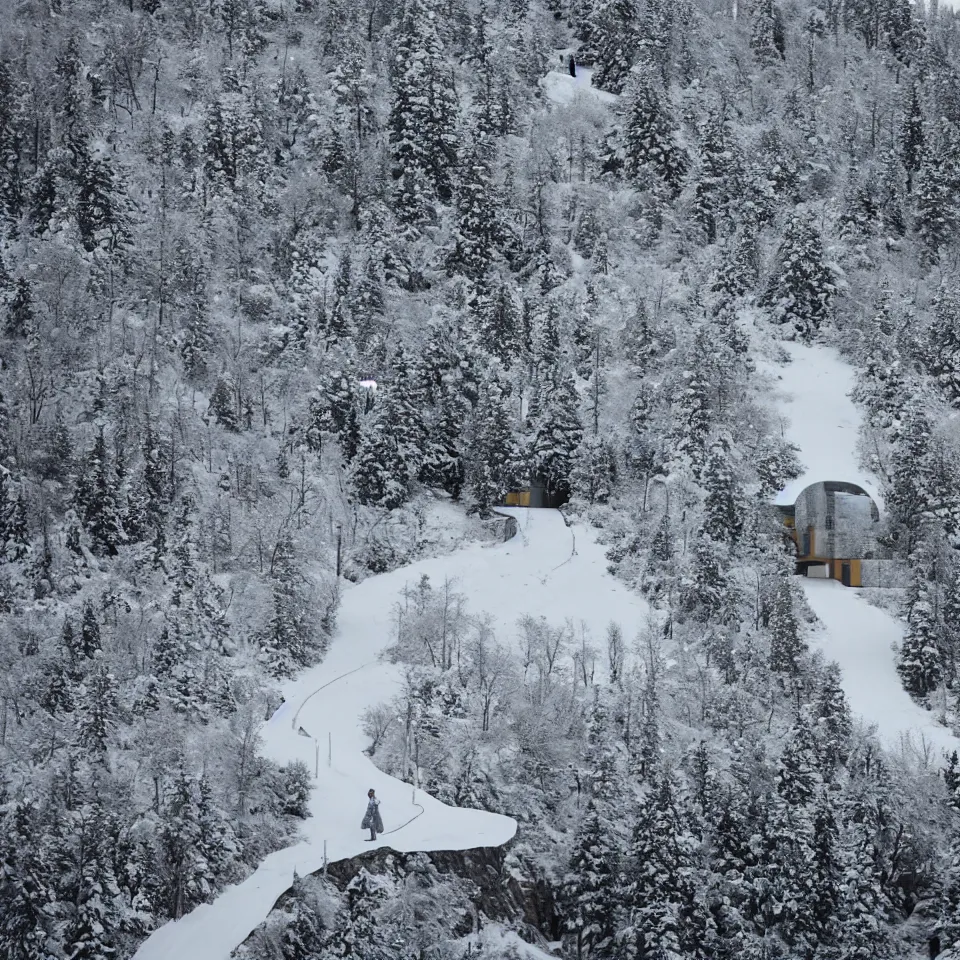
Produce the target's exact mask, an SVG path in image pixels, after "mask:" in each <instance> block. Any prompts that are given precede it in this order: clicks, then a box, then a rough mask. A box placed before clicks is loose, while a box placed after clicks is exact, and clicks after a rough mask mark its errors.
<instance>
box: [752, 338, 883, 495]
mask: <svg viewBox="0 0 960 960" xmlns="http://www.w3.org/2000/svg"><path fill="white" fill-rule="evenodd" d="M782 346H783V348H784V350H785V351H786V352H787V354H788V355H789V356H790V361H791V362H790V363H788V364H785V365H781V364H773V363H768V362H765V363H761V364H760V365H759V366H760V367H761V369H764V370H765V371H766V372H767V373H768V374H770V375H771V376H772V377H774V378H775V380H777V381H779V382H778V383H777V394H778V406H779V408H780V412H781V414H782V415H783V418H784V435H785V436H786V438H787V439H788V440H789V441H790V442H791V443H795V444H796V445H797V446H798V447H799V448H800V450H801V454H800V459H801V460H802V461H803V467H804V470H803V473H802V474H801V475H800V476H799V477H797V479H796V480H793V481H791V482H790V483H789V484H787V486H786V487H784V489H783V490H781V491H780V493H779V494H778V495H777V497H776V500H775V501H774V502H775V503H778V504H791V503H795V502H796V499H797V497H798V496H799V494H800V492H801V491H802V490H803V489H804V487H807V486H809V485H810V484H811V483H816V482H818V481H820V480H845V481H847V482H849V483H856V484H858V485H859V486H861V487H863V489H864V490H866V491H867V493H869V494H870V496H871V497H872V498H873V499H874V501H875V502H876V503H877V504H878V505H879V506H880V508H881V510H882V509H883V501H882V499H881V497H880V493H879V490H878V488H877V483H876V481H875V480H874V478H873V477H872V476H871V475H870V474H869V473H868V472H867V471H866V470H864V469H863V468H862V467H861V466H860V460H859V457H858V455H857V441H858V438H859V432H860V413H859V411H858V410H857V408H856V407H855V406H854V404H853V401H852V400H851V399H850V391H851V390H853V387H854V383H855V372H854V370H853V368H852V367H851V366H850V365H849V364H847V363H845V362H844V361H843V360H842V359H841V357H840V356H839V354H838V353H837V351H836V350H834V349H833V348H832V347H827V346H824V345H822V344H814V345H812V346H807V345H805V344H801V343H784V344H783V345H782Z"/></svg>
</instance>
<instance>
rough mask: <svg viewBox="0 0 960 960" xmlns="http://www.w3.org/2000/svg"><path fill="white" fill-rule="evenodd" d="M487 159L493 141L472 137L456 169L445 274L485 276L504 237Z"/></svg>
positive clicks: (488, 159)
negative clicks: (453, 220) (450, 246)
mask: <svg viewBox="0 0 960 960" xmlns="http://www.w3.org/2000/svg"><path fill="white" fill-rule="evenodd" d="M491 155H495V147H494V144H493V141H492V140H490V139H489V138H487V137H484V136H482V135H481V134H479V133H475V134H474V135H473V136H472V137H471V138H470V141H469V143H468V145H467V146H466V147H465V148H464V150H463V153H462V155H461V158H460V163H459V166H458V177H457V180H458V183H457V189H456V202H457V225H456V234H455V240H454V248H453V250H452V251H451V253H450V255H449V257H448V258H447V270H448V271H449V272H450V273H451V274H462V275H464V276H467V277H470V278H471V279H473V280H479V279H480V278H482V277H484V276H485V275H486V274H487V271H488V270H489V268H490V264H491V263H492V262H493V260H494V259H495V258H496V256H497V254H498V252H499V250H500V248H501V246H502V245H503V243H504V241H505V240H506V236H507V230H506V225H505V224H504V221H503V214H502V212H501V210H500V204H499V197H498V192H499V191H498V189H497V187H496V185H495V184H494V181H493V170H492V164H491V160H490V158H491Z"/></svg>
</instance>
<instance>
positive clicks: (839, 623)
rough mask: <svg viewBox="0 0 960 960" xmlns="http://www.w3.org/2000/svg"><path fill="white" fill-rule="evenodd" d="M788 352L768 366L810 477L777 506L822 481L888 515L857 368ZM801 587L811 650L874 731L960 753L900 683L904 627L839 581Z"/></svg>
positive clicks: (806, 352) (899, 744) (831, 357)
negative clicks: (864, 456) (865, 438)
mask: <svg viewBox="0 0 960 960" xmlns="http://www.w3.org/2000/svg"><path fill="white" fill-rule="evenodd" d="M784 348H785V349H786V351H787V353H788V354H789V355H790V358H791V362H790V363H789V364H787V365H786V366H777V365H773V364H764V366H765V368H766V369H767V371H768V372H769V373H771V374H773V375H774V376H775V377H776V378H777V380H778V382H779V383H780V385H781V389H780V390H779V391H777V393H778V396H777V400H776V405H777V407H778V408H779V410H780V412H781V414H782V415H783V417H784V422H785V435H786V437H787V439H788V440H790V441H792V442H793V443H795V444H796V445H797V446H798V447H799V448H800V459H801V461H802V462H803V465H804V472H803V474H802V475H801V476H800V477H798V478H797V479H796V480H794V481H792V482H791V483H790V484H788V485H787V486H786V487H785V488H784V489H783V490H782V491H781V492H780V494H779V495H778V496H777V498H776V500H775V502H776V503H778V504H788V503H793V502H794V501H795V500H796V497H797V495H798V494H799V493H800V491H801V490H803V488H804V487H806V486H807V485H808V484H810V483H815V482H816V481H818V480H846V481H849V482H851V483H856V484H859V485H860V486H861V487H863V489H864V490H866V491H867V492H868V493H869V494H870V496H871V497H873V499H874V500H875V501H876V502H877V503H878V504H879V505H880V506H881V508H882V505H883V500H882V498H881V496H880V494H879V492H878V487H877V483H876V480H875V479H874V478H873V477H872V476H871V475H870V474H869V473H868V472H867V471H865V470H864V469H863V468H862V467H861V466H860V464H859V460H858V458H857V455H856V447H857V440H858V437H859V433H860V413H859V411H858V410H857V408H856V407H855V406H854V404H853V401H852V400H851V399H850V391H851V390H852V389H853V385H854V380H855V372H854V370H853V368H852V367H850V366H849V365H848V364H847V363H845V362H844V361H843V360H842V359H841V358H840V357H839V355H838V354H837V352H836V351H835V350H833V349H832V348H830V347H825V346H822V345H819V344H818V345H813V346H804V345H801V344H798V343H788V344H784ZM801 583H802V584H803V590H804V594H805V595H806V598H807V602H808V603H809V605H810V607H811V609H812V610H813V612H814V613H815V614H816V615H817V619H818V620H819V621H820V624H821V627H822V628H821V629H820V630H818V631H817V632H816V633H815V634H814V635H813V636H812V637H811V638H810V640H811V645H812V646H814V647H816V648H818V649H820V650H822V651H823V654H824V656H825V657H827V659H828V660H835V661H836V662H837V664H838V665H839V667H840V671H841V675H842V681H843V689H844V692H845V694H846V696H847V700H848V702H849V704H850V708H851V710H852V711H853V712H854V714H857V715H859V716H861V717H862V718H863V719H864V720H865V721H866V722H867V723H868V724H871V725H873V726H874V727H875V728H876V731H877V735H878V737H879V738H880V740H881V741H882V742H883V744H884V745H885V746H886V747H888V748H891V749H893V750H900V749H907V750H918V751H921V752H922V748H923V746H924V745H926V746H933V747H934V748H935V751H936V753H937V754H939V753H940V752H941V751H951V750H955V749H960V740H958V739H957V738H956V737H954V736H953V735H952V734H951V733H950V731H949V730H947V729H946V728H945V727H943V726H940V725H938V724H937V723H936V722H935V720H934V716H933V714H932V713H930V711H928V710H925V709H924V708H923V707H921V706H920V705H919V704H917V703H915V702H914V701H913V699H912V698H911V697H910V695H909V694H908V693H907V692H906V690H904V688H903V684H902V683H901V682H900V676H899V674H898V673H897V669H896V659H895V654H894V651H893V646H894V644H898V643H900V642H901V640H902V639H903V623H902V622H901V621H900V620H898V619H897V618H896V617H893V616H891V615H890V614H888V613H886V612H885V611H883V610H880V609H879V608H877V607H874V606H871V605H870V604H869V603H867V602H866V601H865V600H864V599H863V597H862V596H861V595H860V594H859V592H858V591H857V590H855V589H850V588H848V587H844V586H842V585H840V584H839V583H837V582H836V581H830V580H810V579H807V578H803V579H802V580H801ZM936 759H937V758H935V760H936Z"/></svg>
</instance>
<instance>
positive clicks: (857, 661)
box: [802, 579, 960, 762]
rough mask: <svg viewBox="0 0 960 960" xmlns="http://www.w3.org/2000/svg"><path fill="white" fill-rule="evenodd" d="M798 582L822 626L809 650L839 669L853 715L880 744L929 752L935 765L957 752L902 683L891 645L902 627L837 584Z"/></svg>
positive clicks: (959, 743)
mask: <svg viewBox="0 0 960 960" xmlns="http://www.w3.org/2000/svg"><path fill="white" fill-rule="evenodd" d="M802 582H803V590H804V593H805V594H806V597H807V602H808V603H809V604H810V607H811V609H812V610H813V612H814V613H815V614H816V615H817V619H818V620H819V621H820V623H821V624H822V625H823V629H822V630H819V631H817V633H816V634H815V635H814V637H813V638H812V640H813V645H814V646H816V647H818V648H819V649H821V650H822V651H823V653H824V655H825V656H826V657H827V658H828V659H830V660H835V661H836V662H837V664H838V665H839V666H840V671H841V673H842V675H843V689H844V693H846V695H847V700H848V701H849V703H850V709H851V710H852V711H853V712H854V714H857V715H858V716H861V717H863V718H864V719H865V720H866V721H867V722H868V723H870V724H873V725H875V726H876V728H877V735H878V736H879V737H880V740H881V741H882V742H883V743H884V745H885V746H887V747H889V748H891V749H893V750H899V749H900V748H901V747H904V748H906V749H907V750H908V751H911V750H913V749H922V748H923V746H924V745H926V746H928V747H930V746H932V747H933V748H934V756H933V758H932V759H933V761H934V762H938V761H939V760H940V759H941V756H942V752H943V751H949V750H958V749H960V740H957V738H956V737H954V736H953V735H952V734H951V733H950V731H949V730H947V729H946V727H942V726H940V725H939V724H937V723H936V722H935V719H934V715H933V714H932V713H931V712H930V711H929V710H924V709H923V707H921V706H919V704H917V703H915V702H914V701H913V700H912V699H911V698H910V696H909V694H908V693H907V692H906V690H904V689H903V685H902V684H901V683H900V677H899V676H898V674H897V669H896V661H895V655H894V652H893V649H892V645H893V644H894V643H899V642H900V640H901V639H902V637H903V624H902V623H901V622H900V621H899V620H897V619H895V618H894V617H891V616H890V615H889V614H888V613H885V612H884V611H883V610H880V609H879V608H877V607H874V606H871V605H870V604H869V603H867V602H866V600H864V599H863V597H862V595H860V594H859V593H858V592H857V591H856V590H851V589H849V588H848V587H844V586H842V585H841V584H839V583H837V581H836V580H809V579H804V580H803V581H802Z"/></svg>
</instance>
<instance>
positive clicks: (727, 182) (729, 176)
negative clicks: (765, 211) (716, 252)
mask: <svg viewBox="0 0 960 960" xmlns="http://www.w3.org/2000/svg"><path fill="white" fill-rule="evenodd" d="M738 168H739V159H738V157H737V155H736V153H735V151H734V148H733V145H732V143H731V138H730V135H729V132H728V130H727V119H726V117H725V116H724V114H723V113H722V112H721V111H719V110H711V111H710V113H709V115H708V116H707V119H706V121H705V122H704V124H703V125H702V127H701V128H700V142H699V144H698V149H697V165H696V168H695V171H694V173H693V177H694V179H695V180H696V187H695V189H694V210H695V216H696V219H697V222H698V223H699V224H700V226H701V227H702V228H703V230H704V232H705V233H706V235H707V243H714V242H715V241H716V239H717V237H718V236H720V235H723V234H725V233H727V232H728V226H729V221H730V205H731V204H733V203H734V202H735V201H737V200H739V199H740V197H741V196H742V187H741V184H740V175H739V173H740V172H739V169H738Z"/></svg>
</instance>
